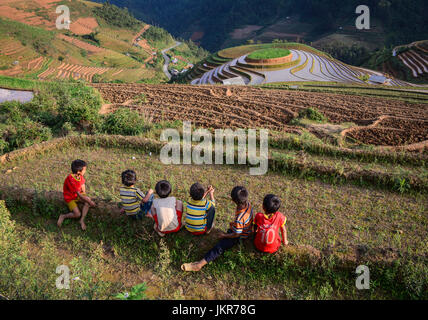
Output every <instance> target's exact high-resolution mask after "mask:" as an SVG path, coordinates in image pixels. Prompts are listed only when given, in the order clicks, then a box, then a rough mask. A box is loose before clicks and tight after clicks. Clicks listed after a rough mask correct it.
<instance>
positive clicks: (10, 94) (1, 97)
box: [0, 88, 34, 103]
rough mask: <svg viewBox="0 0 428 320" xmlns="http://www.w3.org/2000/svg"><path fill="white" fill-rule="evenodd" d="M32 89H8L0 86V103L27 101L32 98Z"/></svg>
mask: <svg viewBox="0 0 428 320" xmlns="http://www.w3.org/2000/svg"><path fill="white" fill-rule="evenodd" d="M33 97H34V93H33V92H32V91H21V90H9V89H3V88H0V103H3V102H6V101H19V102H22V103H25V102H29V101H31V100H32V99H33Z"/></svg>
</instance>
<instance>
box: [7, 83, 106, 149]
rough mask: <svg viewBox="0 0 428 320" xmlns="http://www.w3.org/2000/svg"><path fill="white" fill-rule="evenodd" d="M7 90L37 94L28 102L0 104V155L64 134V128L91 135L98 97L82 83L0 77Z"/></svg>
mask: <svg viewBox="0 0 428 320" xmlns="http://www.w3.org/2000/svg"><path fill="white" fill-rule="evenodd" d="M0 84H2V86H3V84H5V87H8V88H19V89H30V90H34V91H36V92H37V94H35V96H34V98H33V100H32V101H30V102H27V103H19V102H4V103H2V104H0V136H1V137H2V138H3V140H2V143H1V145H0V152H1V153H4V152H9V151H12V150H15V149H17V148H22V147H26V146H29V145H32V144H34V143H38V142H41V141H46V140H49V139H50V138H51V137H52V136H53V135H54V136H58V135H62V134H63V126H64V124H67V125H66V127H67V126H70V125H71V126H72V128H69V129H70V130H67V131H72V130H74V129H76V130H80V131H83V132H94V131H95V130H96V128H97V126H98V125H99V122H100V116H99V115H98V110H99V108H100V107H101V97H100V95H99V93H97V92H96V91H95V90H94V89H92V88H89V87H86V86H85V85H84V84H83V83H82V82H70V83H68V82H35V81H32V80H22V79H15V78H10V77H2V76H0Z"/></svg>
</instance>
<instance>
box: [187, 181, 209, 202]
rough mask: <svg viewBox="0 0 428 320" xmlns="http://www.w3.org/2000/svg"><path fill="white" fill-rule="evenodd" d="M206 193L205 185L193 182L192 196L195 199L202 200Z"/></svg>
mask: <svg viewBox="0 0 428 320" xmlns="http://www.w3.org/2000/svg"><path fill="white" fill-rule="evenodd" d="M204 193H205V187H204V186H203V185H202V184H200V183H199V182H197V183H194V184H192V186H191V187H190V196H191V197H192V199H193V200H202V198H203V197H204Z"/></svg>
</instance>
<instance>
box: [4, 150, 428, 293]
mask: <svg viewBox="0 0 428 320" xmlns="http://www.w3.org/2000/svg"><path fill="white" fill-rule="evenodd" d="M133 156H136V157H137V159H136V160H133V159H132V157H133ZM76 157H79V158H84V159H85V160H87V161H88V162H89V164H90V165H89V170H88V176H87V185H88V192H89V194H90V195H91V196H100V197H102V198H106V199H112V200H113V201H118V200H119V199H118V195H117V190H118V188H119V187H120V172H121V171H122V170H124V169H125V168H133V169H134V170H136V171H137V173H138V175H139V178H140V182H139V183H138V186H139V187H140V188H141V189H142V190H147V189H148V188H149V187H153V186H154V184H155V183H156V181H158V180H160V179H164V178H166V179H169V180H170V181H171V183H172V184H173V190H174V195H175V196H176V197H177V198H179V199H183V200H185V199H187V197H188V189H189V187H190V185H191V184H192V183H193V182H195V181H200V182H202V183H204V184H213V185H214V186H215V187H216V189H217V192H216V199H217V202H218V206H217V215H216V224H217V227H219V228H220V229H225V228H226V227H227V225H228V222H229V221H230V220H231V217H232V213H233V203H232V202H231V201H230V199H229V192H230V189H231V188H232V187H233V186H234V185H236V184H240V183H242V184H244V185H246V186H247V188H248V189H249V191H250V199H251V201H252V203H253V205H254V206H255V208H256V209H257V210H260V209H261V208H260V203H261V201H262V198H263V195H264V194H266V193H269V192H273V193H276V194H278V195H279V196H280V197H281V199H282V201H283V207H282V211H283V212H284V213H285V214H286V215H287V218H288V231H289V240H290V241H291V245H292V246H291V247H290V248H288V249H286V248H284V247H283V248H282V249H281V250H280V252H279V253H278V254H275V255H264V254H260V253H257V252H256V251H255V250H254V248H253V247H252V245H251V243H250V241H247V244H246V245H244V246H243V247H238V248H235V249H234V250H232V251H230V252H228V253H226V254H225V257H222V258H220V259H219V260H218V261H216V262H215V263H212V264H210V265H209V266H207V267H206V268H205V269H204V271H203V272H201V273H200V274H183V273H182V272H181V271H180V269H179V266H180V264H181V263H182V262H187V261H191V260H196V259H199V258H200V257H201V256H202V255H203V253H204V252H205V251H206V250H207V249H209V248H210V246H212V245H213V244H214V243H215V241H216V240H215V234H216V233H213V234H211V235H210V236H204V237H202V238H201V237H198V238H196V237H193V236H191V235H189V234H188V233H187V232H186V231H184V230H182V231H180V233H179V234H177V235H172V236H169V237H167V238H166V239H165V240H161V241H160V240H159V238H158V237H157V236H156V235H155V234H154V232H153V229H152V222H150V221H149V220H145V221H144V222H143V224H142V225H139V224H132V223H130V222H129V221H126V220H121V219H117V218H112V217H110V216H109V215H108V213H107V212H106V213H105V215H103V216H102V217H95V216H91V215H90V216H89V218H88V231H87V232H86V233H82V232H81V231H78V226H77V224H75V223H74V222H71V221H70V222H67V223H66V224H65V226H64V228H63V231H62V232H61V233H58V231H57V229H56V226H55V221H56V217H57V216H58V214H59V212H65V210H66V209H65V207H63V208H54V207H51V206H49V204H46V203H45V204H37V203H36V204H35V206H34V207H33V209H32V210H31V209H30V210H29V209H27V208H25V207H19V205H18V204H16V203H15V204H14V203H13V202H12V203H11V204H10V206H9V208H10V209H11V210H12V213H13V218H14V219H15V220H16V221H17V223H18V224H19V225H20V226H21V228H22V230H23V232H24V233H29V234H31V237H34V238H35V239H40V238H44V237H46V236H45V235H46V234H47V235H48V236H49V237H51V239H52V240H51V243H52V244H53V243H55V245H54V246H55V247H56V250H57V251H59V252H60V253H57V254H56V255H55V257H57V258H61V257H62V255H64V254H63V252H66V253H71V254H73V255H77V256H78V257H79V258H80V257H82V259H83V261H90V257H91V256H92V254H91V253H90V252H91V249H90V248H94V247H96V246H97V245H99V244H100V243H102V244H104V245H105V248H104V251H103V252H104V253H103V254H104V256H105V257H106V258H104V259H102V260H101V262H100V264H99V265H100V268H101V269H103V268H105V269H106V270H104V271H103V272H102V274H104V273H108V272H110V270H109V269H110V268H107V267H103V265H102V264H103V263H104V262H103V261H110V259H112V257H109V255H112V252H113V254H114V256H115V257H118V260H117V261H116V262H117V263H118V264H119V265H122V266H126V268H128V266H129V268H130V269H131V270H139V272H140V273H141V274H142V276H141V277H139V279H136V278H131V279H128V273H126V272H125V273H123V274H122V273H120V274H121V275H119V279H117V278H116V280H115V281H116V282H115V283H116V285H118V286H119V287H121V286H122V287H123V286H124V285H125V282H127V286H130V285H135V284H137V283H138V282H141V281H142V280H146V281H149V287H151V290H152V294H153V295H152V296H151V297H160V298H169V299H171V298H203V299H205V298H245V299H251V298H299V299H301V298H356V299H358V298H404V297H417V296H419V297H421V296H420V295H421V294H422V296H423V291H422V292H421V291H418V290H420V286H421V285H422V286H423V285H426V282H424V280H422V282H421V281H416V280H415V278H414V277H415V276H416V275H418V277H420V276H421V274H420V273H421V272H422V273H423V272H426V269H424V268H422V269H421V266H420V265H418V264H417V263H416V262H409V261H407V260H406V259H405V258H404V257H405V256H407V255H408V256H410V257H415V258H416V257H417V256H419V257H423V256H426V254H427V252H426V246H425V245H424V243H425V240H426V239H425V232H424V230H425V229H426V225H427V217H426V211H425V209H426V208H425V207H426V203H425V197H424V196H423V195H418V194H414V195H398V194H394V193H390V192H387V191H379V190H374V189H371V188H368V187H366V188H360V187H354V186H350V185H336V184H329V183H325V182H322V181H319V180H317V179H315V180H313V179H300V178H297V177H291V176H287V175H285V176H284V175H281V174H275V173H269V174H267V175H266V176H262V177H253V176H250V175H249V174H248V169H246V168H236V167H226V166H192V167H191V170H188V168H189V167H188V166H176V165H163V164H162V163H160V162H159V160H157V157H155V156H152V157H150V156H149V155H147V154H145V153H141V151H140V152H139V151H137V150H131V149H128V150H123V149H115V148H113V149H106V148H98V147H79V148H75V147H72V148H66V149H60V150H58V151H49V152H47V153H45V154H43V155H38V156H36V157H35V158H33V159H28V161H25V160H18V161H14V162H12V163H9V164H8V165H7V168H11V167H17V169H15V170H14V171H13V173H8V174H5V173H3V174H2V181H5V183H6V184H7V185H18V186H20V187H30V188H32V187H35V188H36V189H39V190H57V191H60V190H61V187H62V180H63V179H64V177H65V176H66V175H67V173H68V169H67V168H68V165H69V161H70V159H72V158H73V159H74V158H76ZM41 168H43V169H41ZM34 170H38V172H39V175H38V177H37V178H35V177H34V176H33V175H32V174H30V173H31V172H34ZM3 172H4V171H3ZM219 176H221V177H222V179H221V180H222V181H221V182H219V181H218V177H219ZM314 199H316V201H315V200H314ZM40 201H42V200H40ZM42 203H43V202H42ZM403 208H406V211H405V212H404V209H403ZM58 209H59V210H58ZM46 222H47V223H46ZM40 229H42V230H44V232H42V233H40V232H39V230H40ZM22 237H23V236H22ZM67 239H68V241H67ZM71 239H74V240H73V241H71ZM100 241H102V242H100ZM37 242H38V241H37ZM37 242H36V243H37ZM305 245H309V246H311V247H314V248H315V249H312V250H315V251H316V250H317V249H318V250H326V248H330V249H328V250H332V252H334V254H333V255H331V256H328V257H329V258H324V259H327V260H324V259H323V260H321V261H318V262H314V261H312V262H306V263H305V262H302V259H303V261H306V260H305V258H304V256H301V255H299V254H297V255H296V254H294V253H293V248H296V247H300V248H301V247H304V246H305ZM354 246H363V247H367V248H368V250H369V252H370V254H369V256H370V255H372V251H371V250H374V251H376V249H381V248H382V249H385V250H386V253H383V254H380V255H381V258H382V255H385V256H383V258H382V259H384V258H386V259H388V258H387V257H388V255H389V254H390V253H388V252H391V254H392V255H393V256H394V255H395V253H394V252H400V253H401V254H404V256H403V257H402V258H397V260H396V262H395V264H393V265H388V264H387V265H386V266H382V263H380V262H379V263H376V262H374V263H370V262H367V261H365V258H363V259H362V260H361V261H359V264H364V263H367V264H369V265H370V266H371V274H372V277H373V278H375V279H377V280H376V282H375V283H373V284H372V287H371V290H369V291H365V292H360V291H358V290H356V289H355V287H354V283H355V279H354V277H353V276H352V271H351V270H347V268H351V269H352V268H353V266H352V264H351V266H348V267H347V268H345V269H343V265H342V264H340V263H339V264H338V260H337V257H338V256H341V255H343V254H346V252H348V253H349V252H352V251H353V249H352V248H354ZM106 248H107V249H106ZM388 250H390V251H388ZM378 254H379V253H378ZM351 255H352V254H351ZM297 261H301V263H298V262H297ZM375 261H376V259H375ZM412 263H413V264H412ZM414 263H416V265H415V264H414ZM114 265H117V264H114ZM354 267H355V266H354ZM111 268H114V267H113V266H112V267H111ZM412 268H413V269H412ZM424 270H425V271H424ZM350 271H351V272H350ZM153 272H154V274H155V277H154V278H153V279H152V280H149V279H150V276H149V275H150V274H152V273H153ZM165 272H168V273H167V274H165ZM165 276H168V277H169V278H168V281H167V280H166V277H165ZM422 276H423V274H422ZM199 281H200V282H201V285H198V286H197V287H196V286H195V284H194V283H195V282H199ZM412 281H416V282H415V283H413V282H412ZM407 285H408V286H407ZM406 286H407V287H406ZM255 287H257V290H255V289H254V288H255ZM115 288H118V287H117V286H116V287H115ZM112 291H113V290H112ZM112 291H110V292H112ZM100 294H101V293H100ZM104 294H105V293H104Z"/></svg>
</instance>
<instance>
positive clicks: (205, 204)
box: [184, 183, 215, 235]
mask: <svg viewBox="0 0 428 320" xmlns="http://www.w3.org/2000/svg"><path fill="white" fill-rule="evenodd" d="M207 194H209V195H210V198H211V200H207V199H205V198H206V196H207ZM190 197H191V199H190V200H189V201H188V202H187V203H185V204H184V210H185V214H186V216H185V219H184V223H185V226H186V229H187V231H189V232H190V233H192V234H193V235H201V234H205V233H206V234H208V233H210V232H211V229H212V227H213V225H214V217H215V199H214V188H213V187H212V186H209V187H208V189H207V190H206V191H205V188H204V186H203V185H201V184H200V183H195V184H193V185H192V186H191V187H190Z"/></svg>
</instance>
